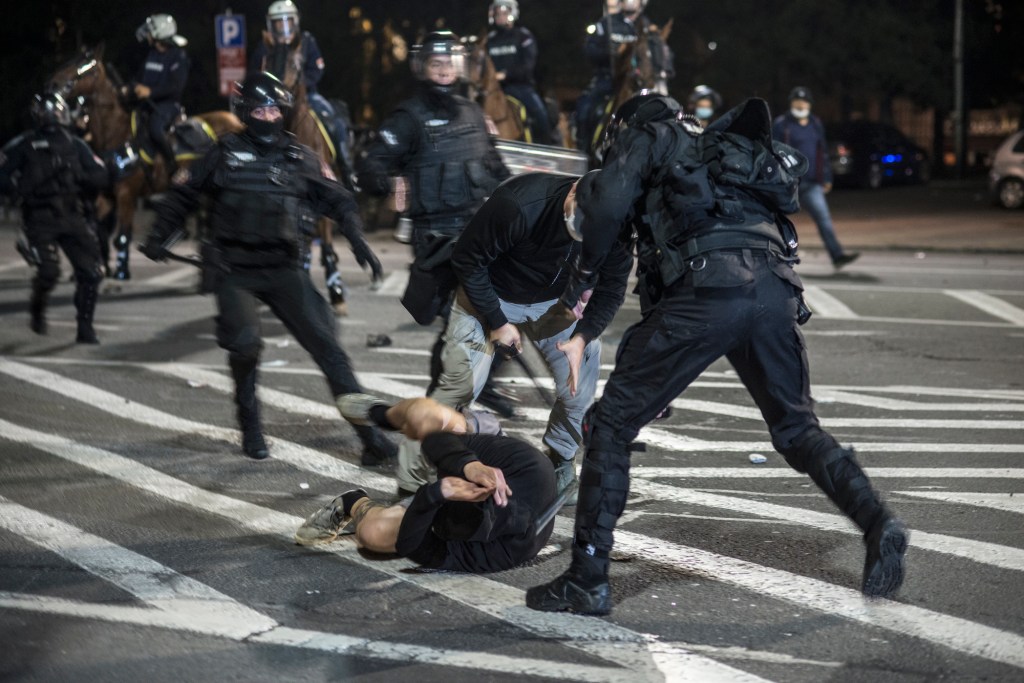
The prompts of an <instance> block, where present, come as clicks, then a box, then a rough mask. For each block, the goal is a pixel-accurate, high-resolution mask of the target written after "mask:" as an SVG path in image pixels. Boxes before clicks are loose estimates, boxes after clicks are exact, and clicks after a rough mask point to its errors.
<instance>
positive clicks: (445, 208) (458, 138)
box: [400, 97, 498, 220]
mask: <svg viewBox="0 0 1024 683" xmlns="http://www.w3.org/2000/svg"><path fill="white" fill-rule="evenodd" d="M455 100H456V102H457V103H458V105H459V107H458V114H457V115H456V116H455V118H453V119H451V120H447V119H444V118H440V117H441V116H443V114H439V113H437V112H434V111H432V110H431V109H429V108H428V107H427V106H426V104H424V102H423V101H422V100H421V99H419V98H414V99H412V100H408V101H407V102H405V103H403V104H402V105H401V106H400V109H402V110H404V111H406V112H408V113H409V114H411V115H412V116H413V117H414V118H415V119H416V121H417V124H418V128H419V130H420V131H421V133H420V140H419V149H418V152H417V154H416V156H415V158H414V159H413V160H412V162H411V163H410V164H409V166H408V167H407V172H408V177H409V217H410V218H412V219H414V220H415V219H417V218H421V217H422V218H430V217H444V216H452V215H458V214H466V213H471V212H472V211H474V210H476V208H477V207H478V206H479V205H480V203H481V202H482V201H483V199H484V197H486V196H487V195H489V194H490V193H491V192H492V191H493V190H494V188H495V187H497V186H498V180H497V179H496V178H494V177H493V176H492V175H491V174H490V173H489V172H488V170H487V167H486V166H485V165H484V162H483V160H484V158H485V157H486V156H487V155H488V154H489V153H490V151H491V147H490V139H489V137H488V132H487V123H486V121H484V117H483V114H482V113H481V112H480V110H479V109H478V108H477V107H476V105H474V104H473V103H472V102H470V101H469V100H466V99H463V98H461V97H456V98H455Z"/></svg>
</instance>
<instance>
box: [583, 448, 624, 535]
mask: <svg viewBox="0 0 1024 683" xmlns="http://www.w3.org/2000/svg"><path fill="white" fill-rule="evenodd" d="M628 497H629V451H628V449H626V448H625V447H621V448H619V449H617V450H614V451H613V450H603V451H598V450H588V451H587V455H586V457H585V458H584V460H583V467H582V469H581V472H580V488H579V501H578V503H577V507H576V540H577V543H579V544H583V545H588V546H592V550H595V551H597V552H600V553H607V552H608V551H609V550H611V547H612V531H613V530H614V529H615V524H616V522H618V519H619V517H621V516H622V512H623V511H624V510H625V509H626V499H627V498H628ZM588 553H589V554H590V555H594V552H591V551H588Z"/></svg>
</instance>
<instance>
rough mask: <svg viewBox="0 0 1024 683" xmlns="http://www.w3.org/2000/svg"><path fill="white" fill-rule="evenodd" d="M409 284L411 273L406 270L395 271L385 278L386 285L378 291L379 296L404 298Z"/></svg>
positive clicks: (382, 285)
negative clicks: (403, 295)
mask: <svg viewBox="0 0 1024 683" xmlns="http://www.w3.org/2000/svg"><path fill="white" fill-rule="evenodd" d="M407 284H409V271H408V269H406V268H402V269H401V270H393V271H391V274H390V275H388V276H387V277H386V278H384V283H383V284H381V286H380V289H378V290H377V291H376V294H377V296H402V294H403V293H404V292H405V287H406V285H407Z"/></svg>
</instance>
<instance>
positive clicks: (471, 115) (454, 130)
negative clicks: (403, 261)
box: [356, 31, 511, 415]
mask: <svg viewBox="0 0 1024 683" xmlns="http://www.w3.org/2000/svg"><path fill="white" fill-rule="evenodd" d="M465 57H466V53H465V47H464V46H463V45H462V42H461V41H460V40H459V37H458V36H457V35H455V34H454V33H452V32H451V31H434V32H433V33H430V34H428V35H427V36H426V38H424V40H423V43H422V44H421V45H419V46H417V47H416V48H415V51H414V53H413V55H412V70H413V73H414V74H415V75H416V77H417V79H418V80H419V83H418V84H417V91H416V93H415V95H414V96H413V97H411V98H409V99H408V100H405V101H404V102H402V103H401V104H399V105H398V107H397V108H396V109H395V111H393V112H392V113H391V114H390V115H389V116H388V117H387V118H386V119H385V120H384V123H383V124H382V125H381V127H380V130H379V131H378V134H377V137H376V139H375V140H374V141H373V142H372V143H371V144H370V146H369V147H367V149H366V150H365V151H364V152H363V153H361V154H360V155H359V158H358V159H357V160H356V172H357V173H358V176H359V186H360V187H361V188H362V189H363V190H364V191H365V192H367V193H368V194H371V195H376V196H386V195H387V194H388V193H389V192H391V177H392V176H399V175H403V176H405V177H406V178H407V179H408V182H409V192H408V204H409V208H408V211H407V214H408V216H409V218H410V219H411V221H412V250H413V255H414V256H415V258H416V259H417V260H419V261H422V260H423V259H424V258H426V257H428V256H429V255H430V253H431V245H436V244H437V243H438V242H442V241H444V240H446V239H449V240H450V239H453V238H455V237H457V236H458V235H459V234H460V233H461V232H462V229H463V228H464V227H465V226H466V224H467V223H468V222H469V219H470V218H471V217H472V216H473V214H474V213H475V212H476V210H477V209H478V208H479V207H480V205H481V204H483V201H484V198H485V197H487V196H488V195H490V193H491V192H492V191H493V190H494V188H496V187H497V186H498V184H499V183H500V182H501V181H503V180H505V179H506V178H508V177H509V176H511V173H510V172H509V170H508V168H506V167H505V164H504V162H502V160H501V156H499V154H498V151H497V149H495V147H494V142H493V140H492V139H491V136H490V134H489V132H488V129H487V121H486V120H485V119H484V114H483V112H482V111H480V107H478V106H477V105H476V104H474V103H473V102H471V101H469V100H468V99H466V98H465V97H462V96H460V95H458V94H457V91H458V88H459V86H460V83H461V81H462V80H463V78H464V76H465ZM452 287H454V282H453V283H452ZM442 315H443V316H444V317H445V318H447V311H443V312H442ZM441 346H442V343H441V340H440V337H438V341H437V342H436V343H435V345H434V351H433V354H432V361H431V377H432V378H434V380H436V378H437V376H438V375H439V374H440V365H441V363H440V350H441ZM431 386H433V382H432V383H431ZM481 396H482V397H483V398H482V399H481V402H483V403H484V404H485V405H488V406H490V407H492V408H494V409H495V410H497V411H498V412H500V413H502V414H505V415H511V408H510V407H509V406H508V405H507V404H505V405H502V404H500V402H501V401H502V398H501V397H500V396H499V395H496V394H495V392H494V390H493V389H492V388H491V387H490V386H488V387H487V388H485V390H484V393H482V394H481ZM489 399H491V400H489Z"/></svg>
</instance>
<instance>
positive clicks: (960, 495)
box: [893, 491, 1024, 514]
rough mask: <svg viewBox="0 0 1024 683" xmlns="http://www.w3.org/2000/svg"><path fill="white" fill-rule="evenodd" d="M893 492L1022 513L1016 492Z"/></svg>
mask: <svg viewBox="0 0 1024 683" xmlns="http://www.w3.org/2000/svg"><path fill="white" fill-rule="evenodd" d="M893 494H899V495H902V496H912V497H914V498H927V499H929V500H938V501H942V502H943V503H954V504H956V503H959V504H961V505H973V506H975V507H983V508H991V509H993V510H1002V511H1004V512H1016V513H1017V514H1024V495H1017V494H1016V493H970V492H967V491H948V492H946V491H944V492H942V493H938V492H934V493H933V492H927V491H893Z"/></svg>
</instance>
